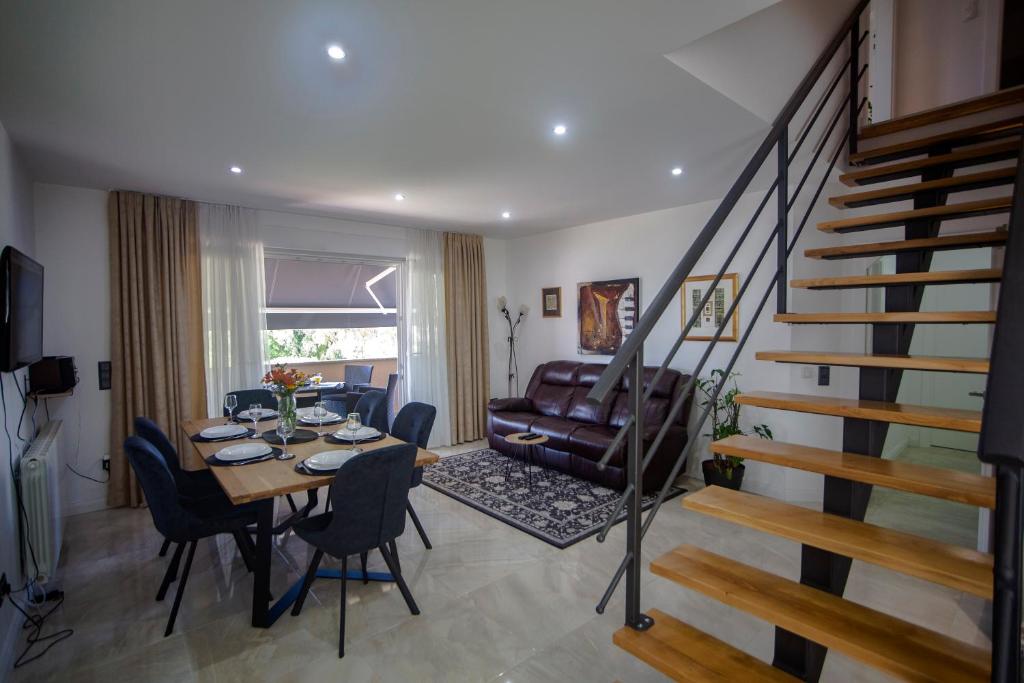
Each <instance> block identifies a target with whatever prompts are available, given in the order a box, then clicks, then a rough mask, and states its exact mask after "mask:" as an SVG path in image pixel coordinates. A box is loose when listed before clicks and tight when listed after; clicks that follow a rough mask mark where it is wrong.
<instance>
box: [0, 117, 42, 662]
mask: <svg viewBox="0 0 1024 683" xmlns="http://www.w3.org/2000/svg"><path fill="white" fill-rule="evenodd" d="M7 245H12V246H14V247H15V248H16V249H18V250H20V251H22V252H24V253H26V254H28V255H29V256H34V255H35V234H34V230H33V223H32V185H31V181H30V179H29V176H28V172H27V171H26V169H25V167H24V165H23V164H22V162H21V159H20V158H19V156H18V154H17V152H16V151H15V150H14V148H13V146H12V144H11V140H10V138H8V137H7V131H5V130H4V128H3V125H2V124H0V247H3V246H7ZM24 377H25V371H24V370H20V371H18V372H16V373H14V374H13V375H11V374H7V375H6V376H5V377H4V400H5V401H6V403H7V414H6V416H5V418H6V420H7V428H8V430H10V433H11V435H12V436H13V435H14V434H16V432H17V428H18V418H19V416H20V413H21V405H22V403H21V396H20V395H19V393H18V390H17V386H16V383H18V382H23V380H24ZM29 431H30V430H26V429H24V428H23V429H22V434H25V435H26V437H28V434H29ZM2 438H6V437H5V436H0V439H2ZM27 446H28V442H27V441H23V440H19V439H15V440H14V444H13V454H12V457H13V461H14V463H15V464H14V465H13V466H14V467H15V468H16V467H17V465H16V463H17V460H18V459H19V458H20V457H21V454H22V453H23V452H24V450H25V449H26V448H27ZM0 448H2V447H0ZM0 459H2V460H3V465H2V466H0V573H3V574H6V575H7V580H8V581H9V582H10V583H11V585H12V586H14V588H15V589H18V588H20V587H21V586H22V583H23V582H24V578H23V577H22V575H21V567H20V562H19V558H20V557H21V550H20V541H19V536H18V517H17V515H18V512H17V509H16V504H15V497H14V481H13V479H12V477H11V467H10V466H9V463H10V460H9V458H8V456H7V455H6V454H4V455H2V456H0ZM16 616H17V613H16V612H15V611H14V609H13V608H12V607H11V606H10V604H8V603H7V602H6V601H5V603H4V606H3V607H0V679H3V678H5V677H6V674H7V672H8V671H9V670H10V667H11V666H12V663H13V659H14V651H15V643H16V642H17V640H18V637H19V635H20V634H21V629H20V628H17V627H16V626H17V624H20V623H21V621H20V620H19V619H16V618H15V617H16Z"/></svg>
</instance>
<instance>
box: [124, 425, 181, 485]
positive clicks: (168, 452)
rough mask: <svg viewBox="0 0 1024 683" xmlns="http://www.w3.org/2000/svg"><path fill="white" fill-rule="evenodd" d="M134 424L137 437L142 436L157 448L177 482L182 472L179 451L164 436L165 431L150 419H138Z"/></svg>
mask: <svg viewBox="0 0 1024 683" xmlns="http://www.w3.org/2000/svg"><path fill="white" fill-rule="evenodd" d="M134 424H135V436H140V437H142V438H143V439H145V440H146V441H148V442H149V443H150V444H152V445H153V446H156V449H157V450H158V451H159V452H160V455H162V456H163V459H164V464H165V465H167V469H168V470H170V471H171V475H172V476H173V477H174V478H175V480H177V478H178V476H179V473H180V472H181V463H179V462H178V449H176V448H175V447H174V444H172V443H171V440H170V439H168V438H167V435H166V434H164V431H163V430H162V429H160V427H159V426H158V425H157V423H156V422H153V421H152V420H150V419H149V418H148V417H137V418H135V420H134Z"/></svg>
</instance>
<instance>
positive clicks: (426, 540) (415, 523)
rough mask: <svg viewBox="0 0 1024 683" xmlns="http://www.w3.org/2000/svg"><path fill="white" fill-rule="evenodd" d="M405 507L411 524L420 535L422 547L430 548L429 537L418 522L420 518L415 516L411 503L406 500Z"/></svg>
mask: <svg viewBox="0 0 1024 683" xmlns="http://www.w3.org/2000/svg"><path fill="white" fill-rule="evenodd" d="M405 509H406V510H408V511H409V517H411V518H412V523H413V526H415V527H416V531H417V532H418V533H419V535H420V540H421V541H423V547H424V548H426V549H427V550H430V549H432V548H433V547H434V546H432V545H430V539H429V538H427V532H426V531H424V529H423V525H422V524H420V518H419V517H417V516H416V511H415V510H413V509H412V503H411V502H406V504H405Z"/></svg>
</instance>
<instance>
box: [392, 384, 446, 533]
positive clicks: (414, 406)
mask: <svg viewBox="0 0 1024 683" xmlns="http://www.w3.org/2000/svg"><path fill="white" fill-rule="evenodd" d="M435 417H437V408H435V407H434V406H432V405H428V404H426V403H419V402H417V401H411V402H409V403H406V404H405V405H404V406H402V409H401V410H400V411H398V415H397V416H395V422H394V424H392V425H391V436H393V437H395V438H396V439H401V440H402V441H405V442H406V443H413V444H416V445H417V446H418V447H419V448H426V447H427V442H428V441H429V440H430V430H432V429H433V428H434V418H435ZM422 483H423V468H422V467H416V468H414V469H413V471H412V481H411V483H410V484H409V488H416V487H417V486H419V485H420V484H422ZM406 509H407V510H408V511H409V517H410V518H411V519H412V523H413V525H414V526H415V527H416V531H417V533H419V535H420V540H421V541H423V546H424V547H425V548H426V549H427V550H430V549H432V548H433V546H432V545H430V539H429V538H428V537H427V532H426V531H424V529H423V525H422V524H421V523H420V518H419V517H418V516H417V515H416V510H414V509H413V507H412V501H406Z"/></svg>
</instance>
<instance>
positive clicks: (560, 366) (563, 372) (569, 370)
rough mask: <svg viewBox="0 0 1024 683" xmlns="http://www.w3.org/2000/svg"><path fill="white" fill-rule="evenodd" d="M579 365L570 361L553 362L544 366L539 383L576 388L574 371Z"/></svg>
mask: <svg viewBox="0 0 1024 683" xmlns="http://www.w3.org/2000/svg"><path fill="white" fill-rule="evenodd" d="M579 367H580V364H579V363H575V362H573V361H571V360H555V361H551V362H550V363H545V364H544V370H543V371H542V372H541V375H540V381H541V383H543V384H557V385H560V386H566V387H574V386H576V371H577V370H578V369H579Z"/></svg>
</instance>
